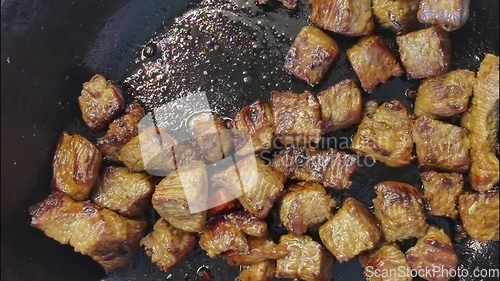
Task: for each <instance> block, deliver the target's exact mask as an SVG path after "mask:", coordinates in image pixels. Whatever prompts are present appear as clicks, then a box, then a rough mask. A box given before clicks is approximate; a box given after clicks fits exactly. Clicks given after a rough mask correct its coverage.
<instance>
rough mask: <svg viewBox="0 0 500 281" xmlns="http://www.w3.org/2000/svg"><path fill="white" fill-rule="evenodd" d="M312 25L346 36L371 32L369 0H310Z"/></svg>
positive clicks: (372, 24)
mask: <svg viewBox="0 0 500 281" xmlns="http://www.w3.org/2000/svg"><path fill="white" fill-rule="evenodd" d="M309 3H310V4H311V21H312V22H313V23H314V25H316V26H319V27H321V28H323V29H326V30H330V31H333V32H336V33H339V34H342V35H346V36H361V35H368V34H371V33H372V31H373V29H374V23H373V18H372V9H371V8H372V7H371V6H372V3H371V1H370V0H310V1H309Z"/></svg>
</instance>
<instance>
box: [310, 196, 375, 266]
mask: <svg viewBox="0 0 500 281" xmlns="http://www.w3.org/2000/svg"><path fill="white" fill-rule="evenodd" d="M381 236H382V235H381V232H380V229H379V227H378V225H377V221H376V220H375V217H374V216H373V214H372V213H370V211H368V209H366V207H365V206H363V204H361V203H360V202H358V201H357V200H356V199H354V198H352V197H349V198H347V199H346V200H345V201H344V205H343V206H342V207H341V208H340V210H339V211H338V212H337V214H336V215H335V216H334V217H333V218H331V219H330V220H328V221H327V222H326V223H325V224H323V225H322V226H321V227H320V228H319V237H320V238H321V241H323V244H324V245H325V247H326V248H327V249H328V250H329V251H330V252H331V253H332V254H333V255H334V256H335V257H336V258H337V260H338V261H339V262H341V263H342V262H346V261H348V260H350V259H352V258H354V257H355V256H357V255H358V254H359V253H361V252H363V251H366V250H370V249H373V248H375V247H376V246H377V245H378V243H379V241H380V239H381Z"/></svg>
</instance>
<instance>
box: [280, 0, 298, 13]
mask: <svg viewBox="0 0 500 281" xmlns="http://www.w3.org/2000/svg"><path fill="white" fill-rule="evenodd" d="M280 1H281V3H283V6H285V8H287V9H288V10H292V11H293V10H297V7H298V5H299V0H280Z"/></svg>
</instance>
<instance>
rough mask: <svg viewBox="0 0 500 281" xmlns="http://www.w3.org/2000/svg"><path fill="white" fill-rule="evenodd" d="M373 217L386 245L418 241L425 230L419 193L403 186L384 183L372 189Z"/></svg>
mask: <svg viewBox="0 0 500 281" xmlns="http://www.w3.org/2000/svg"><path fill="white" fill-rule="evenodd" d="M375 193H376V194H377V197H376V198H375V199H373V206H374V213H375V217H377V219H378V221H379V222H380V227H381V229H382V233H383V234H384V237H385V240H386V241H387V242H394V241H397V240H398V241H402V240H405V239H408V238H412V237H417V238H420V237H422V236H423V235H424V234H425V231H426V230H427V222H426V220H425V213H424V203H423V202H422V197H423V195H422V191H420V189H418V188H416V187H413V186H411V185H409V184H406V183H400V182H394V181H385V182H381V183H379V184H377V185H376V186H375Z"/></svg>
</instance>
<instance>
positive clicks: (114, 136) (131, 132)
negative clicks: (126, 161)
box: [96, 101, 145, 162]
mask: <svg viewBox="0 0 500 281" xmlns="http://www.w3.org/2000/svg"><path fill="white" fill-rule="evenodd" d="M144 115H145V112H144V109H142V107H141V105H140V104H138V103H137V102H136V101H134V102H132V103H131V104H129V105H128V106H127V108H126V109H125V113H124V114H123V115H121V116H120V117H119V118H117V119H115V120H113V122H111V124H109V129H108V131H107V133H106V135H105V136H103V137H101V138H99V139H98V140H97V143H96V147H97V148H98V149H99V150H100V151H101V153H102V155H103V156H104V158H105V159H106V160H108V161H112V162H120V159H119V156H120V150H121V149H122V147H123V146H124V145H125V144H126V143H127V142H129V141H130V140H131V139H132V138H133V137H135V136H137V135H138V134H139V132H138V131H139V130H138V124H139V122H140V121H141V119H142V118H143V117H144Z"/></svg>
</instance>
